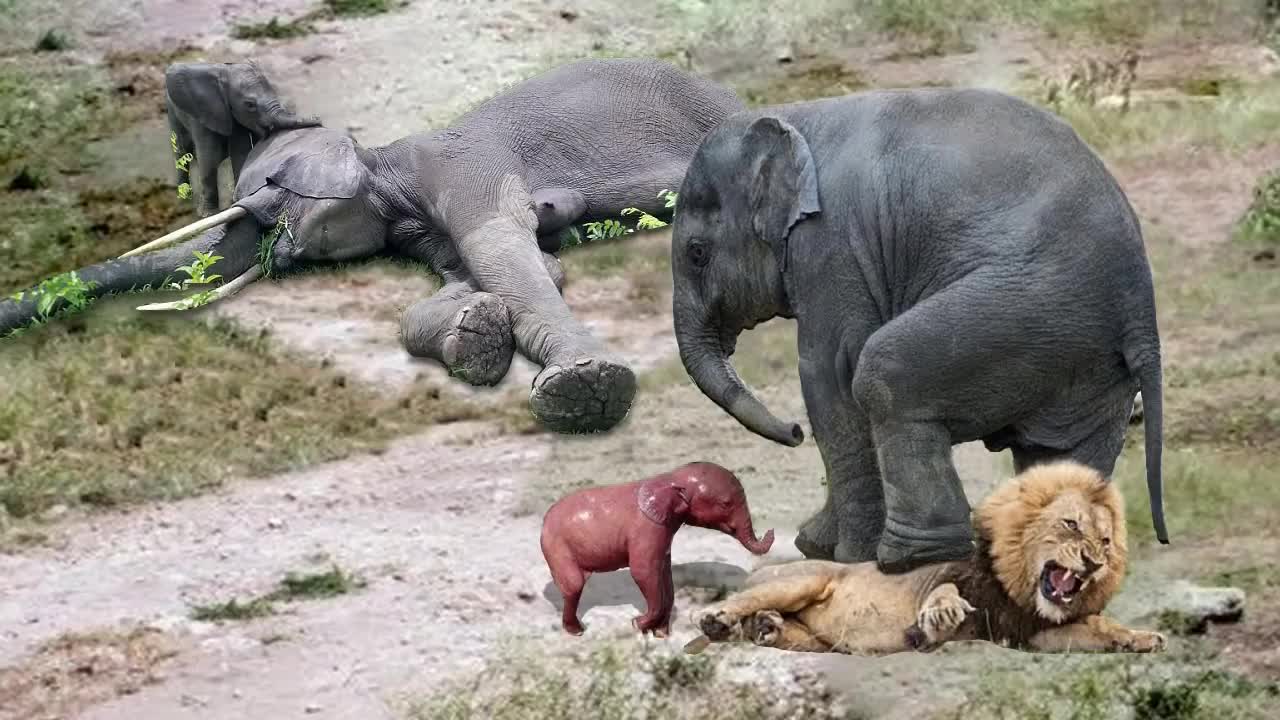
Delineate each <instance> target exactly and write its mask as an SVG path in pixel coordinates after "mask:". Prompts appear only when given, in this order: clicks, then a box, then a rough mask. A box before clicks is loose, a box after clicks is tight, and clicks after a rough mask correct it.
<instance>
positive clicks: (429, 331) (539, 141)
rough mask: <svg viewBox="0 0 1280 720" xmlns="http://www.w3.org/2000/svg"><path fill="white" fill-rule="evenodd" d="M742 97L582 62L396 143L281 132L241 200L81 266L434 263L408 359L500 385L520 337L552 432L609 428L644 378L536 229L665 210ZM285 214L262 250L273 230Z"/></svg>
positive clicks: (265, 146)
mask: <svg viewBox="0 0 1280 720" xmlns="http://www.w3.org/2000/svg"><path fill="white" fill-rule="evenodd" d="M742 107H743V105H742V103H741V101H740V100H738V98H737V97H736V96H735V95H734V94H733V93H732V92H730V91H729V90H727V89H724V88H722V87H719V86H717V85H714V84H712V83H710V82H707V81H705V80H703V79H700V78H697V77H694V76H692V75H689V74H687V73H684V72H682V71H680V70H678V69H676V68H674V67H672V66H670V65H667V64H665V63H661V62H658V61H654V60H617V59H614V60H586V61H580V62H576V63H572V64H569V65H565V66H562V67H559V68H557V69H554V70H551V71H549V72H547V73H544V74H542V75H539V76H537V77H534V78H532V79H530V80H527V81H525V82H523V83H521V84H519V85H517V86H515V87H513V88H511V89H509V90H507V91H506V92H504V93H502V94H500V95H498V96H496V97H494V98H492V99H490V100H488V101H486V102H485V103H483V104H482V105H480V106H479V107H477V108H475V109H474V110H472V111H471V112H469V113H467V114H466V115H465V116H463V117H462V118H460V119H459V120H458V121H457V122H455V123H454V124H453V125H452V126H451V127H449V128H447V129H445V130H443V131H440V132H435V133H420V134H416V135H411V136H409V137H406V138H402V139H400V140H398V141H396V142H393V143H391V144H390V145H386V146H384V147H379V148H363V147H361V146H359V145H358V144H357V143H356V142H355V141H354V140H352V139H351V138H350V137H348V136H347V135H345V134H343V133H340V132H338V131H335V130H331V129H328V128H323V127H314V128H302V129H295V130H285V131H278V132H275V133H273V134H271V135H269V136H268V137H267V138H266V139H265V140H263V141H262V142H260V143H258V144H257V145H256V146H255V147H254V148H253V150H252V152H251V153H250V154H249V157H248V159H247V161H246V163H245V166H244V168H243V170H242V172H241V174H240V176H239V178H238V180H237V184H236V198H237V199H236V202H235V204H234V205H233V206H232V207H231V208H228V209H227V210H225V211H223V212H221V213H219V214H217V215H214V216H212V217H208V218H205V219H203V220H201V221H199V222H196V223H194V224H192V225H190V226H187V227H186V228H183V229H181V230H178V231H175V232H173V233H170V234H169V235H167V236H165V237H163V238H160V239H158V240H156V241H153V242H151V243H147V244H146V245H144V246H142V247H140V248H138V249H137V250H134V251H132V252H130V253H127V255H128V257H125V258H122V259H120V260H114V261H108V262H105V263H102V264H99V265H95V266H92V267H89V268H85V269H82V270H80V271H79V276H80V278H81V279H82V280H83V281H85V282H87V283H93V287H92V294H93V295H103V294H106V293H112V292H126V291H129V290H131V289H134V288H140V287H143V286H147V285H151V286H159V285H161V284H162V283H164V282H165V281H166V278H169V277H170V276H172V275H173V274H174V273H175V269H176V268H178V267H180V266H182V265H185V264H188V263H189V262H190V261H191V258H192V252H193V251H195V250H201V251H207V250H216V251H217V253H218V254H219V255H221V256H223V259H222V260H220V261H219V262H218V265H217V266H216V268H215V271H216V272H218V273H220V274H221V275H223V276H224V277H228V278H235V280H233V281H231V282H229V283H228V284H226V285H223V286H221V287H220V288H218V290H217V291H215V294H216V295H217V296H219V297H221V296H226V295H229V294H231V293H233V292H235V291H237V290H238V289H240V288H241V287H244V286H245V285H247V284H249V283H251V282H253V281H254V280H255V279H257V278H258V277H261V275H262V274H263V268H262V265H263V264H267V265H268V267H269V268H270V270H271V272H273V273H274V272H276V271H288V270H290V269H293V268H296V267H298V266H300V265H302V264H304V263H309V262H315V261H340V260H350V259H354V258H360V257H367V256H371V255H375V254H396V255H401V256H405V257H409V258H414V259H417V260H421V261H423V262H425V263H427V264H428V265H429V266H430V267H431V268H432V269H433V270H434V271H435V272H437V273H439V274H440V275H441V276H442V278H443V279H444V281H445V285H444V287H443V288H442V289H441V290H440V291H439V292H438V293H437V294H436V295H434V296H433V297H431V298H428V299H425V300H422V301H420V302H418V303H416V304H414V305H413V306H411V307H409V308H408V309H407V310H406V311H405V313H404V315H403V317H402V318H401V335H402V341H403V343H404V345H405V347H406V349H407V350H408V351H409V352H410V353H411V354H414V355H417V356H423V357H429V358H434V359H436V360H439V361H441V362H442V363H444V364H445V365H446V366H447V367H448V368H449V370H450V371H451V372H452V373H454V374H455V375H458V376H460V377H462V378H464V379H466V380H467V381H469V382H472V383H476V384H492V383H496V382H497V381H498V380H500V379H501V378H502V376H503V374H505V372H506V369H507V366H508V364H509V362H510V359H511V355H512V353H513V351H514V347H513V343H514V346H518V348H519V350H520V351H521V352H522V353H523V354H524V355H526V356H527V357H529V358H530V359H531V360H533V361H535V362H537V363H538V364H539V365H541V366H542V368H543V369H542V371H541V373H539V375H538V376H537V377H536V378H535V379H534V382H533V389H532V392H531V396H530V405H531V408H532V410H533V413H534V414H535V416H537V417H538V419H539V420H540V421H541V422H542V423H543V424H544V425H545V426H546V427H548V428H550V429H553V430H556V431H561V432H588V431H600V430H607V429H609V428H611V427H613V426H614V425H615V424H616V423H617V422H618V421H619V420H621V419H622V418H623V417H624V416H625V415H626V413H627V411H628V410H629V408H630V406H631V401H632V399H633V397H634V395H635V390H636V383H635V375H634V374H633V373H632V371H631V370H630V368H628V367H627V366H626V365H625V364H624V363H622V362H621V361H620V360H618V359H617V358H616V357H614V356H613V355H612V354H610V353H609V352H607V351H606V349H605V348H604V346H603V345H602V344H601V343H600V341H599V340H597V339H596V338H595V337H593V336H592V335H591V334H590V332H588V330H587V329H586V328H585V327H583V325H582V324H581V323H579V322H578V321H577V320H576V319H575V318H574V317H573V315H572V314H571V313H570V312H569V308H568V306H567V305H566V304H565V302H564V300H563V298H561V296H560V293H559V288H558V287H557V284H558V283H557V277H556V276H557V275H558V274H559V263H558V261H557V260H556V259H555V258H554V257H551V256H549V255H547V254H546V253H545V252H543V251H542V250H540V248H539V242H540V241H539V238H540V237H541V238H542V239H543V242H542V244H543V246H544V247H549V248H551V249H554V246H553V245H548V244H547V243H546V242H545V240H546V238H548V237H550V236H551V235H553V234H554V233H555V232H557V231H559V230H562V229H564V228H565V227H566V226H568V225H569V224H570V223H580V222H584V221H590V220H593V219H603V218H608V217H616V216H618V215H619V213H620V212H621V211H622V210H623V209H625V208H627V207H637V208H640V209H641V210H644V211H646V212H649V213H651V214H654V215H656V216H663V215H669V214H670V211H669V210H667V209H666V208H665V206H664V201H663V200H662V199H661V198H659V197H658V195H659V193H660V191H662V190H664V189H670V188H674V187H678V186H679V184H680V182H681V180H682V179H683V177H684V172H685V169H686V168H687V167H688V164H689V160H690V159H691V158H692V157H693V152H694V150H695V149H696V148H697V146H698V143H699V142H700V141H701V140H702V138H703V136H704V135H705V134H706V133H707V131H709V130H710V129H711V128H712V127H713V126H714V125H715V124H716V123H718V122H719V121H721V120H723V119H724V118H726V117H728V116H729V115H730V114H732V113H734V112H737V111H738V110H741V109H742ZM278 225H281V226H283V227H284V229H283V230H282V231H281V232H280V233H279V236H278V240H277V241H276V242H275V243H274V246H273V247H272V248H271V249H270V252H269V253H268V255H267V256H266V257H265V258H260V257H259V255H260V247H259V246H260V242H259V240H260V238H261V237H262V236H263V235H264V233H265V232H266V231H267V230H269V229H270V228H273V227H277V226H278ZM202 232H203V233H204V234H203V235H200V236H199V237H197V238H195V239H194V240H187V241H186V242H185V243H183V244H181V245H178V246H177V247H168V248H167V249H164V250H159V248H162V247H167V246H170V245H174V244H176V243H179V242H182V241H183V240H186V239H187V238H190V237H191V236H193V235H197V234H199V233H202ZM148 251H154V252H148ZM141 253H145V254H141ZM261 260H268V261H269V263H263V262H261ZM35 295H36V294H35V293H31V292H29V293H27V294H26V295H24V296H23V298H22V299H21V300H13V299H8V300H5V301H3V302H0V335H3V334H4V333H7V332H8V331H9V330H12V329H13V328H15V327H18V326H20V325H22V324H24V323H26V322H28V321H30V320H31V319H32V318H33V317H35V316H36V314H37V305H36V301H37V298H36V296H35ZM170 306H171V305H170V304H166V305H160V306H151V307H161V308H164V307H170Z"/></svg>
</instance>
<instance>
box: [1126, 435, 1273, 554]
mask: <svg viewBox="0 0 1280 720" xmlns="http://www.w3.org/2000/svg"><path fill="white" fill-rule="evenodd" d="M1133 433H1134V435H1133V438H1132V442H1131V443H1130V444H1129V446H1127V447H1126V448H1125V450H1124V452H1123V453H1122V454H1121V455H1120V460H1119V461H1118V462H1117V464H1116V471H1115V477H1116V480H1117V482H1119V483H1120V489H1121V491H1122V492H1123V494H1124V497H1125V502H1126V506H1125V510H1126V512H1125V517H1126V519H1127V521H1128V524H1129V541H1130V544H1131V545H1135V546H1137V545H1149V544H1153V543H1154V542H1155V535H1154V533H1153V531H1152V529H1151V511H1150V505H1149V504H1148V501H1147V489H1146V474H1145V473H1146V470H1145V464H1144V460H1143V454H1142V443H1141V442H1140V441H1139V440H1138V439H1137V438H1138V437H1140V435H1141V431H1140V430H1135V431H1133ZM1276 461H1277V456H1276V454H1274V453H1249V452H1240V451H1236V450H1218V449H1213V448H1205V447H1202V446H1197V445H1190V446H1183V447H1177V448H1170V447H1166V450H1165V453H1164V463H1163V465H1164V473H1163V476H1164V491H1165V498H1164V500H1165V502H1164V506H1165V517H1166V520H1167V522H1168V526H1169V535H1170V537H1171V540H1172V542H1174V543H1184V542H1192V541H1194V540H1197V539H1216V538H1224V537H1226V538H1229V537H1232V536H1236V535H1252V534H1255V533H1256V532H1257V529H1258V528H1260V527H1265V526H1266V525H1267V523H1269V522H1271V521H1272V520H1274V515H1275V510H1274V509H1275V508H1276V507H1280V483H1277V482H1276V481H1275V480H1276V473H1275V467H1276Z"/></svg>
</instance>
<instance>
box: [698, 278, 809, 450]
mask: <svg viewBox="0 0 1280 720" xmlns="http://www.w3.org/2000/svg"><path fill="white" fill-rule="evenodd" d="M682 307H683V305H682V303H677V305H676V317H675V327H676V343H677V344H678V345H679V347H680V361H681V362H683V363H684V368H685V370H686V371H687V372H688V373H689V376H690V377H692V378H693V381H694V383H696V384H697V386H698V389H699V390H701V391H702V393H703V394H704V395H706V396H707V397H709V398H711V400H712V402H714V403H715V404H717V405H719V406H720V407H721V408H722V409H723V410H724V411H725V412H727V413H729V414H730V415H732V416H733V417H734V418H735V419H737V421H738V422H740V423H742V425H743V426H744V427H746V428H747V429H748V430H750V431H751V432H754V433H756V434H757V435H760V436H761V437H765V438H768V439H770V440H773V441H774V442H777V443H781V444H783V445H786V446H788V447H795V446H796V445H799V444H800V443H801V442H803V441H804V431H803V430H801V429H800V426H799V425H798V424H796V423H789V422H784V421H782V420H779V419H778V418H777V417H776V416H774V414H773V413H771V412H769V409H768V408H767V407H765V406H764V403H762V402H760V400H758V399H757V398H756V396H755V395H753V394H752V393H751V391H750V390H749V389H747V386H746V384H745V383H743V382H742V379H741V378H740V377H738V373H737V371H735V370H734V369H733V365H732V364H730V363H729V354H728V353H727V352H726V350H725V345H726V343H725V341H724V339H723V338H722V336H721V333H720V331H719V330H718V329H717V328H715V327H713V326H712V324H711V323H708V322H706V321H703V320H701V319H697V320H691V319H690V315H691V313H690V312H689V311H688V310H687V309H686V310H682V309H681V308H682Z"/></svg>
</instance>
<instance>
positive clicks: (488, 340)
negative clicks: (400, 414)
mask: <svg viewBox="0 0 1280 720" xmlns="http://www.w3.org/2000/svg"><path fill="white" fill-rule="evenodd" d="M400 340H401V342H402V343H403V344H404V348H405V350H407V351H408V352H409V354H410V355H413V356H414V357H423V358H430V359H433V360H437V361H439V362H441V363H443V364H444V366H445V367H446V368H447V369H448V370H449V374H450V375H452V376H454V377H457V378H460V379H462V380H465V381H466V382H468V383H471V384H472V385H496V384H497V383H498V382H499V381H501V380H502V378H503V377H504V376H505V375H506V374H507V369H508V368H510V367H511V358H512V357H513V356H514V355H515V339H514V337H513V336H512V334H511V316H510V314H509V312H508V311H507V305H506V303H505V302H504V301H503V300H502V298H501V297H498V296H497V295H493V294H490V293H486V292H477V291H476V289H475V285H474V284H472V283H470V282H454V283H450V284H449V285H446V286H445V287H443V288H441V290H440V291H439V292H437V293H436V294H435V295H432V296H431V297H429V298H427V299H425V300H419V301H418V302H416V303H414V304H413V305H410V306H409V307H408V308H407V309H406V310H405V311H404V314H403V315H401V317H400Z"/></svg>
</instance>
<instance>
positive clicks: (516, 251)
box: [450, 188, 636, 432]
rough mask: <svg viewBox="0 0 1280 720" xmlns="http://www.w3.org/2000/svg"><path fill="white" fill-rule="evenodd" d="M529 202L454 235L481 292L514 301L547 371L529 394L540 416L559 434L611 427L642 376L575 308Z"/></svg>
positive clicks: (521, 336) (525, 348) (515, 318)
mask: <svg viewBox="0 0 1280 720" xmlns="http://www.w3.org/2000/svg"><path fill="white" fill-rule="evenodd" d="M507 191H508V193H509V194H510V193H516V194H519V193H518V192H516V191H513V190H510V189H509V188H508V190H507ZM523 197H524V200H523V201H521V200H520V199H519V198H517V199H515V200H512V199H511V198H507V199H505V200H504V201H503V210H502V212H501V213H500V214H498V215H496V216H490V217H489V218H488V219H486V220H484V221H483V222H472V223H460V224H459V225H458V226H457V227H456V228H455V227H451V228H450V230H451V234H452V236H453V237H455V238H457V245H458V251H459V254H460V255H461V256H462V258H463V259H464V261H465V262H466V264H467V268H468V269H469V270H470V271H471V273H472V274H473V275H474V277H475V278H476V279H477V281H478V282H479V284H480V286H481V288H482V289H484V290H486V291H488V292H491V293H494V294H496V295H499V296H501V297H502V299H503V300H504V301H505V302H506V304H507V307H508V309H509V310H510V312H511V322H512V327H513V332H514V335H515V340H516V346H517V347H518V348H519V349H520V351H521V352H522V353H524V354H525V356H526V357H528V358H529V359H531V360H533V361H534V362H537V363H538V364H540V365H542V366H543V370H542V372H541V373H539V375H538V376H537V377H536V378H535V379H534V381H533V389H532V391H531V393H530V397H529V404H530V408H531V409H532V411H533V413H534V415H536V416H537V417H538V419H539V421H540V422H541V423H542V424H543V425H545V426H546V427H548V428H550V429H552V430H555V431H558V432H596V431H603V430H608V429H610V428H612V427H613V426H614V425H616V424H617V423H618V421H620V420H621V419H622V418H623V417H625V416H626V414H627V411H628V410H630V408H631V401H632V399H633V398H634V397H635V392H636V379H635V374H634V373H632V371H631V369H630V368H629V367H627V365H626V364H625V363H623V362H622V361H621V360H620V359H618V358H617V357H616V356H614V355H613V354H612V353H609V352H608V351H607V350H605V348H604V345H603V344H602V343H601V342H600V341H599V340H598V339H597V338H595V337H594V336H592V334H591V333H590V331H588V330H587V329H586V328H585V327H584V326H583V325H582V324H581V323H580V322H578V320H577V319H576V318H574V317H573V314H572V313H571V312H570V311H569V306H568V305H566V304H565V302H564V299H563V298H562V297H561V296H560V291H559V289H558V288H557V287H556V283H555V282H554V281H553V279H552V277H551V275H550V274H549V273H548V271H547V268H546V266H545V264H544V261H543V254H542V251H541V250H539V248H538V242H537V236H536V233H535V230H536V227H537V225H536V219H535V218H534V215H533V212H532V210H531V207H532V205H531V201H530V200H529V199H528V195H527V193H525V194H524V196H523ZM451 225H452V223H451Z"/></svg>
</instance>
